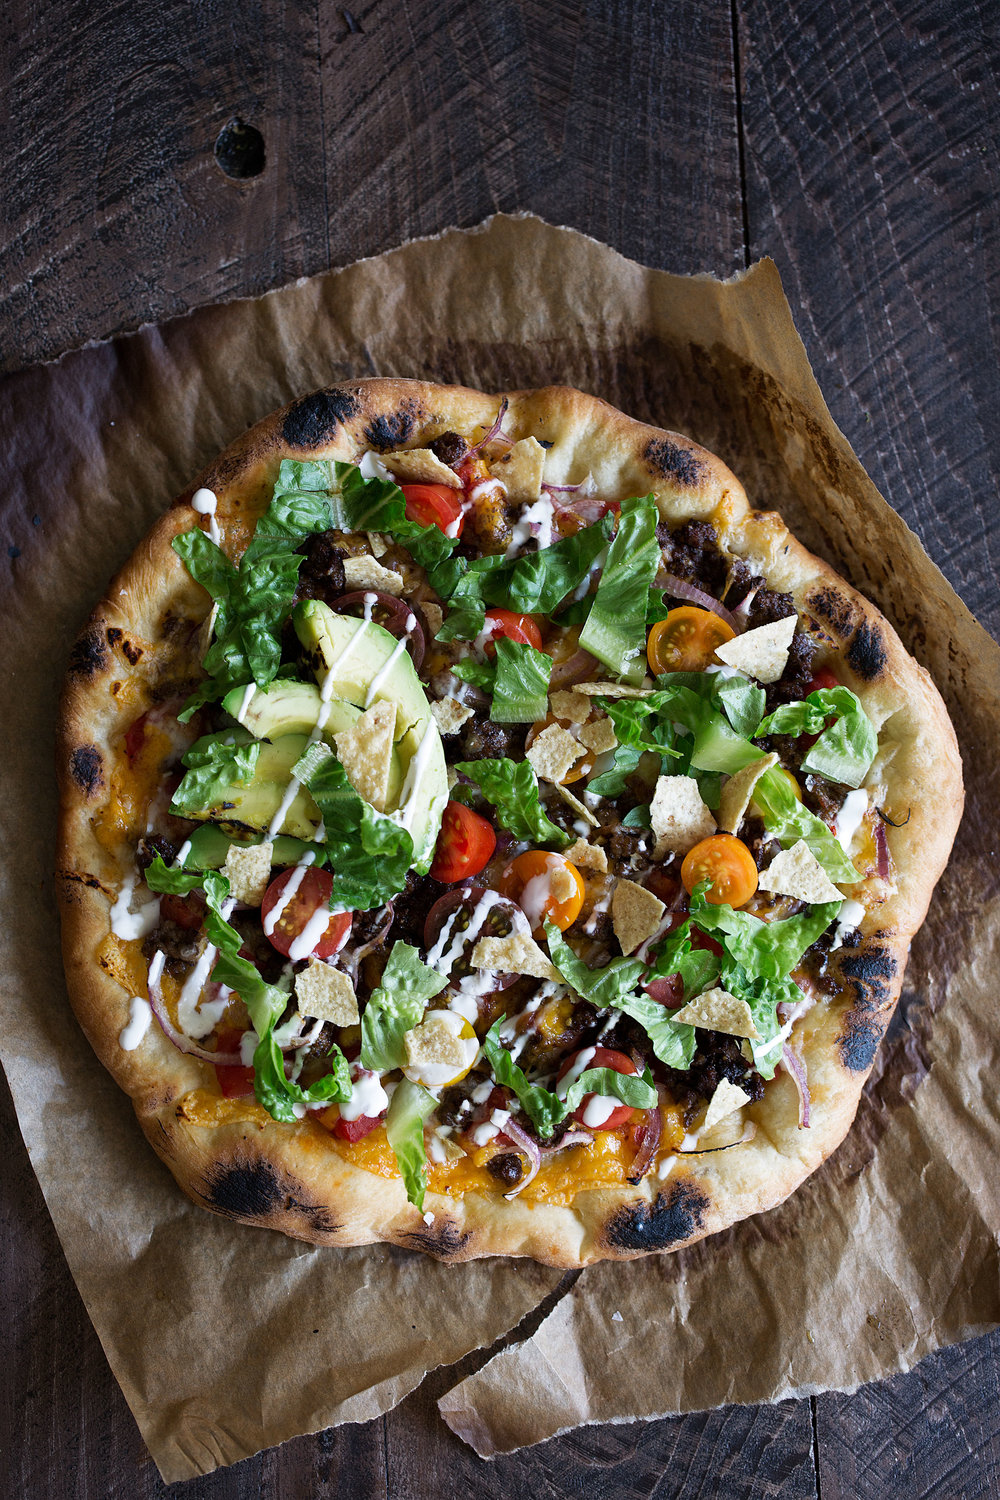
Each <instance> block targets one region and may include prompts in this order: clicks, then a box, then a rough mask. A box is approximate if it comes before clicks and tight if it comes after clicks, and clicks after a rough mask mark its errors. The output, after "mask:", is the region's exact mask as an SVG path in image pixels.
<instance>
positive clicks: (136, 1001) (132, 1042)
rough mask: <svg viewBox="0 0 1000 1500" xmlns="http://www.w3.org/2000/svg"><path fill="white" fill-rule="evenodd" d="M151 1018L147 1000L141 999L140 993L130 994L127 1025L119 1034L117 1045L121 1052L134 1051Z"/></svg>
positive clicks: (151, 1013)
mask: <svg viewBox="0 0 1000 1500" xmlns="http://www.w3.org/2000/svg"><path fill="white" fill-rule="evenodd" d="M152 1019H153V1011H152V1008H151V1006H150V1004H149V1001H148V1000H143V999H142V997H141V995H133V996H132V1008H131V1010H130V1011H129V1019H128V1025H127V1026H126V1027H125V1028H124V1030H123V1031H122V1032H121V1033H120V1034H119V1037H118V1045H119V1047H121V1049H122V1051H123V1052H134V1051H135V1049H136V1047H138V1045H139V1043H140V1042H141V1041H142V1039H143V1037H144V1036H145V1035H146V1032H147V1031H148V1030H149V1024H150V1022H151V1021H152Z"/></svg>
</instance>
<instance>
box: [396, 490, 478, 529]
mask: <svg viewBox="0 0 1000 1500" xmlns="http://www.w3.org/2000/svg"><path fill="white" fill-rule="evenodd" d="M400 489H401V490H402V491H403V497H404V499H405V500H406V519H407V520H408V521H415V522H416V523H417V525H418V526H439V527H440V528H441V530H442V531H446V532H447V533H448V535H449V536H461V535H462V527H463V525H464V524H465V516H464V515H463V514H462V498H461V496H462V491H461V490H453V489H451V488H449V486H448V485H446V484H401V485H400ZM456 522H457V523H458V524H457V527H456Z"/></svg>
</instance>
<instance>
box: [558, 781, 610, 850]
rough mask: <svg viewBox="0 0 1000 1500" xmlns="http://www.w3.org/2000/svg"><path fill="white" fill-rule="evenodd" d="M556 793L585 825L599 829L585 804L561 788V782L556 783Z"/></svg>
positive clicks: (597, 822)
mask: <svg viewBox="0 0 1000 1500" xmlns="http://www.w3.org/2000/svg"><path fill="white" fill-rule="evenodd" d="M556 791H557V792H558V793H559V795H560V797H561V798H562V799H563V801H564V802H565V804H566V806H567V807H571V808H572V809H573V811H574V812H575V813H576V815H577V817H578V818H582V819H583V821H584V822H585V823H589V824H590V826H591V828H600V826H601V824H600V820H599V819H598V818H595V817H594V814H593V813H592V812H591V810H590V808H589V807H588V806H587V804H586V803H585V802H581V801H580V799H579V797H577V796H576V794H575V793H574V792H571V791H570V789H569V787H566V786H563V784H562V782H557V783H556ZM567 857H568V856H567Z"/></svg>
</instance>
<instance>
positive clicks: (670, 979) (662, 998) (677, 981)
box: [643, 974, 684, 1010]
mask: <svg viewBox="0 0 1000 1500" xmlns="http://www.w3.org/2000/svg"><path fill="white" fill-rule="evenodd" d="M643 989H644V990H645V991H646V994H647V995H648V996H649V998H650V999H651V1000H657V1001H658V1002H659V1003H660V1005H666V1006H667V1007H668V1008H669V1009H670V1010H676V1009H677V1007H678V1006H679V1005H683V1004H684V981H683V979H682V978H681V976H680V975H679V974H667V975H666V976H665V977H663V978H660V979H651V980H650V981H649V983H648V984H644V985H643Z"/></svg>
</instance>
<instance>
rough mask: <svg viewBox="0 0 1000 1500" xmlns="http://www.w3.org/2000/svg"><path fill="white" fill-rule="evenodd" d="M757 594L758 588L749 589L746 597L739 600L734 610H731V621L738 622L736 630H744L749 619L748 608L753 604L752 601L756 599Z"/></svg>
mask: <svg viewBox="0 0 1000 1500" xmlns="http://www.w3.org/2000/svg"><path fill="white" fill-rule="evenodd" d="M759 593H760V589H759V588H756V589H751V590H750V592H749V593H748V594H747V595H746V597H745V598H744V599H741V600H740V602H739V604H737V606H736V608H735V609H734V610H733V619H734V620H736V621H738V624H737V627H736V628H737V630H739V631H743V630H746V628H747V624H748V622H749V619H750V606H751V605H752V604H753V601H754V600H755V599H756V597H757V595H758V594H759Z"/></svg>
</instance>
